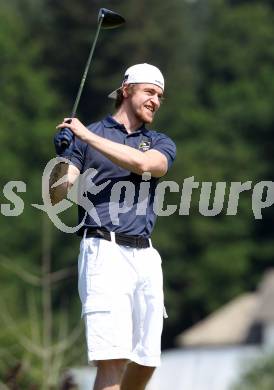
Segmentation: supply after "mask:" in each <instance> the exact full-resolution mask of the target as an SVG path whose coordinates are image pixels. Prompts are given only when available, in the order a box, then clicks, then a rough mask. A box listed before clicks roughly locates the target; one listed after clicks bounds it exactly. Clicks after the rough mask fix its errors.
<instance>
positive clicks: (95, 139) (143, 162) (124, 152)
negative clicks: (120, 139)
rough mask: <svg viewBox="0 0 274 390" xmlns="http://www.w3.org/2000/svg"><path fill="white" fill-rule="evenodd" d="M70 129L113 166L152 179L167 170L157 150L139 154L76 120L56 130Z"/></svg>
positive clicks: (165, 161) (164, 160)
mask: <svg viewBox="0 0 274 390" xmlns="http://www.w3.org/2000/svg"><path fill="white" fill-rule="evenodd" d="M63 127H68V128H70V129H71V130H72V131H73V133H74V134H75V135H76V137H78V138H80V139H81V140H82V141H84V142H86V143H87V144H89V145H90V146H92V147H93V148H94V149H96V150H98V151H99V152H100V153H102V154H103V155H104V156H106V157H107V158H108V159H109V160H111V161H112V162H113V163H114V164H117V165H119V166H120V167H122V168H124V169H127V170H129V171H131V172H134V173H137V174H138V175H142V174H143V173H144V172H150V173H151V176H153V177H161V176H163V175H165V174H166V172H167V169H168V162H167V158H166V157H165V156H164V155H163V154H162V153H161V152H159V151H157V150H153V149H151V150H148V151H147V152H141V151H140V150H137V149H135V148H132V147H131V146H128V145H122V144H119V143H117V142H113V141H110V140H108V139H105V138H103V137H99V136H98V135H96V134H94V133H92V132H91V131H89V130H88V129H87V128H86V127H85V126H84V125H83V124H82V123H81V122H80V121H79V120H78V119H77V118H73V119H72V121H71V123H70V124H68V123H65V122H63V123H62V124H60V125H59V126H58V128H63Z"/></svg>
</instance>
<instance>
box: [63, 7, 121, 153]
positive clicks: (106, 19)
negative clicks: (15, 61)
mask: <svg viewBox="0 0 274 390" xmlns="http://www.w3.org/2000/svg"><path fill="white" fill-rule="evenodd" d="M97 23H98V26H97V30H96V33H95V38H94V40H93V43H92V47H91V49H90V53H89V57H88V60H87V64H86V67H85V70H84V73H83V76H82V79H81V83H80V86H79V89H78V93H77V95H76V98H75V101H74V105H73V108H72V112H71V115H70V117H71V118H74V117H75V114H76V111H77V108H78V105H79V101H80V98H81V95H82V91H83V87H84V84H85V81H86V77H87V73H88V70H89V67H90V62H91V59H92V56H93V53H94V50H95V46H96V43H97V40H98V36H99V32H100V29H101V28H103V29H111V28H116V27H119V26H120V25H121V24H123V23H125V19H124V18H123V17H122V16H121V15H119V14H118V13H117V12H114V11H111V10H109V9H106V8H100V10H99V13H98V22H97ZM68 123H69V122H68ZM66 130H67V131H69V132H70V133H71V140H70V141H68V140H67V139H61V140H60V145H61V147H62V148H63V149H64V150H65V149H66V148H68V147H69V145H70V143H71V141H72V139H73V133H72V131H71V130H70V129H68V128H66Z"/></svg>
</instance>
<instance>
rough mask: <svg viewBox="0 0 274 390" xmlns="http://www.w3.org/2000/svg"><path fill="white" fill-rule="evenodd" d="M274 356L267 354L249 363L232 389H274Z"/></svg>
mask: <svg viewBox="0 0 274 390" xmlns="http://www.w3.org/2000/svg"><path fill="white" fill-rule="evenodd" d="M273 367H274V357H273V356H272V355H271V356H265V357H263V358H260V359H257V360H256V361H255V362H253V363H252V364H250V365H249V367H248V368H247V369H246V370H245V373H244V374H243V375H242V377H241V379H240V380H239V383H238V384H236V385H235V386H233V387H232V389H231V390H272V389H273V387H274V374H273Z"/></svg>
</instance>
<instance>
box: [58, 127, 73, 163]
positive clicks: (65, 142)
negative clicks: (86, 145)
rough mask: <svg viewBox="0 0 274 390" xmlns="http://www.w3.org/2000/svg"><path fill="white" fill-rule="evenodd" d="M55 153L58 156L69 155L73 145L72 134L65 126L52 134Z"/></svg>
mask: <svg viewBox="0 0 274 390" xmlns="http://www.w3.org/2000/svg"><path fill="white" fill-rule="evenodd" d="M54 146H55V150H56V154H57V155H58V156H60V157H69V156H70V155H71V153H72V149H73V146H74V134H73V132H72V131H71V130H70V129H68V128H67V127H66V128H63V129H61V130H60V131H59V132H58V133H56V134H55V136H54Z"/></svg>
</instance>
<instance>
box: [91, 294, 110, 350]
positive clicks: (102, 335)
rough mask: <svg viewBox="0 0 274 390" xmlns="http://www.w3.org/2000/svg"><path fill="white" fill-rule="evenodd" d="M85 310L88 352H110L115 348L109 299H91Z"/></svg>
mask: <svg viewBox="0 0 274 390" xmlns="http://www.w3.org/2000/svg"><path fill="white" fill-rule="evenodd" d="M89 298H90V299H89V300H88V302H87V304H86V308H85V325H86V336H87V344H88V350H89V351H92V352H97V351H103V350H105V351H108V350H109V349H110V348H111V347H113V346H114V337H113V335H114V332H113V321H112V310H111V304H110V302H109V301H108V300H107V297H99V296H97V297H96V296H94V297H89Z"/></svg>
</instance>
